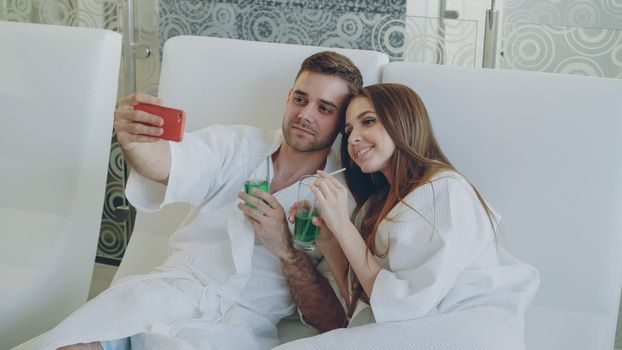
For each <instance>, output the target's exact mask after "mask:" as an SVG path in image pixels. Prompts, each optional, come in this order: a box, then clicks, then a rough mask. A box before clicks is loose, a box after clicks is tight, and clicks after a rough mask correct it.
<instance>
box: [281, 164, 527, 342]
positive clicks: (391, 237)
mask: <svg viewBox="0 0 622 350" xmlns="http://www.w3.org/2000/svg"><path fill="white" fill-rule="evenodd" d="M404 202H405V203H407V204H408V205H409V206H410V207H412V208H413V209H415V210H416V211H415V210H413V209H411V208H409V207H408V206H407V205H405V204H403V203H402V204H398V205H397V206H396V207H395V208H393V210H392V211H391V212H390V213H389V215H388V216H387V218H385V220H384V221H382V223H381V224H380V226H379V227H378V234H377V236H376V245H377V247H378V251H379V252H385V251H386V249H389V250H388V255H387V256H386V257H384V258H377V261H378V262H379V264H380V265H381V267H382V270H381V271H380V273H379V274H378V276H377V278H376V280H375V282H374V285H373V289H372V293H371V299H370V304H371V308H370V307H369V306H368V305H367V304H364V303H359V305H358V307H357V310H356V313H355V315H354V316H353V317H352V320H351V323H350V326H349V327H350V328H348V329H345V330H344V329H341V330H335V331H332V332H328V333H325V334H322V335H320V336H317V337H313V338H307V339H302V340H297V341H294V342H291V343H287V344H284V345H282V346H280V347H278V349H279V350H283V349H314V350H316V349H340V350H346V349H357V350H358V349H376V350H378V349H387V350H389V349H390V350H394V349H417V350H448V349H460V350H470V349H473V350H475V349H477V350H483V349H490V350H501V349H503V350H514V349H517V350H518V349H524V336H523V329H524V322H523V321H524V312H525V309H526V308H527V307H528V305H529V304H530V303H531V300H532V298H533V296H534V294H535V292H536V289H537V287H538V284H539V276H538V272H537V271H536V270H535V269H534V268H533V267H531V266H529V265H527V264H525V263H522V262H520V261H518V260H517V259H516V258H514V257H512V256H511V255H510V254H508V253H507V252H506V251H505V250H504V249H503V248H502V247H500V246H498V245H497V242H496V240H497V239H499V238H500V234H501V232H499V231H498V232H497V233H496V234H495V233H494V232H493V230H492V227H491V224H490V221H489V220H488V216H487V214H486V212H485V211H484V208H483V206H482V205H481V204H480V202H479V200H478V198H477V196H476V194H475V192H474V191H473V189H472V188H471V186H470V184H469V183H468V182H467V181H466V180H465V179H464V178H463V177H462V176H460V175H459V174H457V173H455V172H449V171H445V172H441V173H440V174H437V175H436V176H435V177H434V178H433V181H431V182H430V183H429V184H426V185H423V186H421V187H419V188H418V189H416V190H414V191H413V192H411V193H410V194H409V195H408V196H407V197H406V198H405V199H404ZM363 215H364V214H363ZM359 217H360V216H359Z"/></svg>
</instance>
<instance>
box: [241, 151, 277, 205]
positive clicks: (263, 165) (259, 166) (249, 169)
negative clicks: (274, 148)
mask: <svg viewBox="0 0 622 350" xmlns="http://www.w3.org/2000/svg"><path fill="white" fill-rule="evenodd" d="M243 158H244V159H243V162H244V179H245V180H244V192H246V194H248V195H251V196H253V197H257V196H255V195H254V194H253V188H258V189H260V190H262V191H264V192H268V193H270V168H271V166H272V165H271V164H270V155H246V156H244V157H243ZM244 204H246V205H248V206H249V207H251V208H255V206H254V205H252V204H250V203H244Z"/></svg>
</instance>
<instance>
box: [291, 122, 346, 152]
mask: <svg viewBox="0 0 622 350" xmlns="http://www.w3.org/2000/svg"><path fill="white" fill-rule="evenodd" d="M293 125H297V124H295V123H290V124H289V125H287V126H286V125H283V137H284V138H285V142H287V144H288V145H289V146H290V147H291V148H293V149H294V150H296V151H298V152H314V151H320V150H323V149H326V148H330V147H331V146H332V145H333V142H334V141H335V138H336V137H337V131H335V132H334V134H333V135H329V136H327V137H326V138H325V139H319V140H318V139H314V140H313V141H310V142H305V141H303V140H302V139H298V138H297V137H295V136H293V135H292V129H291V126H293ZM302 127H303V128H305V127H304V126H302ZM307 129H308V128H307ZM313 131H314V132H315V130H313ZM315 136H317V132H316V134H315V135H314V137H315ZM297 141H301V142H297Z"/></svg>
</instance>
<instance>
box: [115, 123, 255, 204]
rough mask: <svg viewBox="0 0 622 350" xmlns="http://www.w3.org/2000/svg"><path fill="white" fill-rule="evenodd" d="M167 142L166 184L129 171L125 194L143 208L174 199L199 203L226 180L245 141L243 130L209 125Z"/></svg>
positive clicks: (174, 200) (171, 201) (173, 200)
mask: <svg viewBox="0 0 622 350" xmlns="http://www.w3.org/2000/svg"><path fill="white" fill-rule="evenodd" d="M169 145H170V147H171V172H170V175H169V181H168V185H162V184H160V183H158V182H155V181H152V180H149V179H147V178H145V177H143V176H141V175H140V174H138V173H137V172H132V173H131V175H130V177H129V179H128V185H127V189H126V196H127V198H128V200H129V201H130V202H131V203H132V205H134V206H135V207H137V208H138V209H140V210H142V211H157V210H160V209H161V208H162V207H163V206H165V205H167V204H170V203H175V202H186V203H190V204H191V205H193V206H198V205H200V204H201V203H202V202H203V201H205V200H206V199H207V198H208V197H209V195H210V193H212V192H213V190H214V189H215V188H218V187H219V186H220V185H221V184H222V183H223V182H224V181H226V179H227V177H228V176H227V175H228V168H230V165H231V162H232V161H233V160H234V159H235V158H236V157H235V154H236V152H237V153H241V152H242V149H243V148H244V147H245V146H246V145H247V141H246V140H245V139H244V132H243V130H239V129H236V128H231V127H225V126H222V125H211V126H209V127H206V128H204V129H201V130H199V131H196V132H194V133H186V134H185V135H184V140H183V141H182V142H172V141H169ZM229 175H230V174H229Z"/></svg>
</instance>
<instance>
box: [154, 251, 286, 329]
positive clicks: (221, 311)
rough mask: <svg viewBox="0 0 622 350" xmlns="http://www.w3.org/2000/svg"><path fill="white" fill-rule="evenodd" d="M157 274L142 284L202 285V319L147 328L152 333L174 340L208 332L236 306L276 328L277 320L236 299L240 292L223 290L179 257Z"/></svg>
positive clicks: (199, 305)
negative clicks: (160, 281)
mask: <svg viewBox="0 0 622 350" xmlns="http://www.w3.org/2000/svg"><path fill="white" fill-rule="evenodd" d="M156 271H158V272H156V273H152V274H149V275H146V276H145V278H144V279H142V280H143V281H144V280H149V279H155V278H158V279H167V278H168V279H188V280H191V281H198V282H199V283H200V284H201V285H202V290H201V297H200V299H199V304H198V307H199V310H200V312H201V315H200V316H199V317H197V318H192V319H185V318H184V319H179V320H174V321H172V322H169V323H165V324H157V325H152V326H150V327H149V328H150V330H151V331H152V332H155V333H161V334H168V335H171V336H175V335H176V334H177V333H179V332H180V331H181V330H182V329H184V328H188V327H189V328H206V329H210V328H212V327H213V324H214V323H217V322H218V321H220V319H222V318H223V317H224V316H225V315H226V313H227V311H229V309H230V308H231V307H233V306H239V307H242V308H245V309H247V310H250V311H252V312H254V313H256V314H258V315H260V316H262V317H264V318H265V319H267V320H269V321H270V322H272V323H274V324H276V323H277V322H278V321H279V319H278V317H275V316H273V315H271V313H270V312H268V311H267V310H264V309H262V308H260V307H258V306H256V305H253V304H252V303H250V302H248V301H246V300H243V299H242V298H240V297H239V293H240V292H239V291H235V290H232V289H230V288H226V287H224V286H222V285H220V284H218V283H216V282H214V281H212V280H211V279H210V278H209V277H208V276H207V275H205V274H204V273H203V272H201V271H199V270H198V269H197V268H195V267H193V266H192V265H191V264H189V263H188V262H187V261H186V260H185V259H184V258H183V257H181V256H175V255H173V256H171V257H169V259H168V260H167V261H166V263H165V264H164V265H162V266H160V267H158V268H157V269H156Z"/></svg>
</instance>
